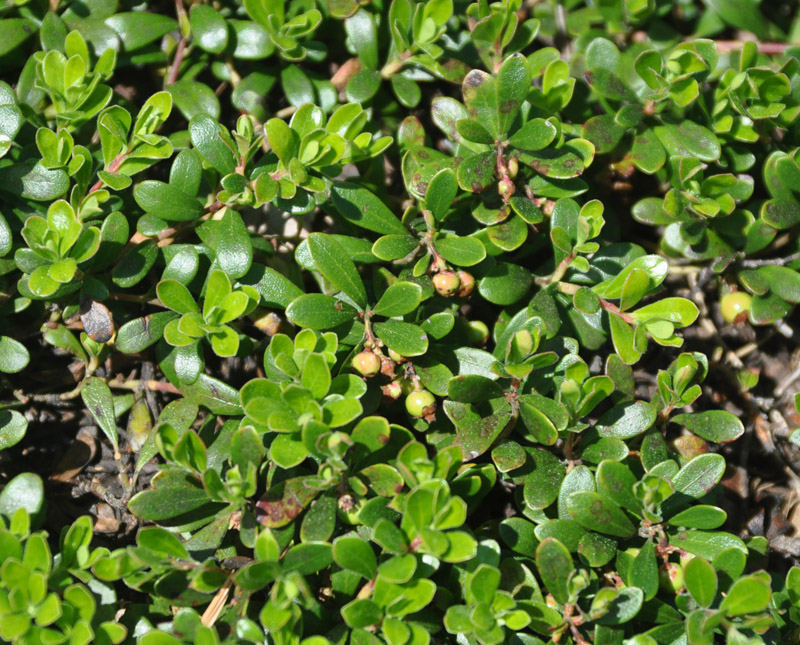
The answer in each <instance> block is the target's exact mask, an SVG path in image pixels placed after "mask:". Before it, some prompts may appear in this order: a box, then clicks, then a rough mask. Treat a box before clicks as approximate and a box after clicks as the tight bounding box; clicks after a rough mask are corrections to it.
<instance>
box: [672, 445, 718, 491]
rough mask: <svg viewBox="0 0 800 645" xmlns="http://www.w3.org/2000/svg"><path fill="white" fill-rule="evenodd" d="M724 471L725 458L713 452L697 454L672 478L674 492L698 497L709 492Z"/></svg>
mask: <svg viewBox="0 0 800 645" xmlns="http://www.w3.org/2000/svg"><path fill="white" fill-rule="evenodd" d="M724 473H725V458H724V457H723V456H722V455H717V454H713V453H709V454H705V455H698V456H697V457H695V458H694V459H692V460H691V461H690V462H689V463H688V464H686V465H685V466H684V467H683V468H681V469H680V470H679V471H678V474H677V475H675V477H673V478H672V483H673V484H674V486H675V492H677V493H682V494H683V495H687V496H689V497H691V498H694V499H698V498H700V497H703V496H704V495H705V494H706V493H709V492H711V491H712V490H713V489H714V488H715V487H716V485H717V484H718V483H719V482H720V481H721V480H722V475H723V474H724Z"/></svg>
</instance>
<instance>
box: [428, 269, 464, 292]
mask: <svg viewBox="0 0 800 645" xmlns="http://www.w3.org/2000/svg"><path fill="white" fill-rule="evenodd" d="M460 286H461V280H459V279H458V276H457V275H456V274H455V273H453V272H452V271H440V272H439V273H437V274H436V275H435V276H433V288H434V289H436V293H438V294H439V295H440V296H444V297H445V298H450V297H451V296H454V295H455V294H456V292H457V291H458V288H459V287H460Z"/></svg>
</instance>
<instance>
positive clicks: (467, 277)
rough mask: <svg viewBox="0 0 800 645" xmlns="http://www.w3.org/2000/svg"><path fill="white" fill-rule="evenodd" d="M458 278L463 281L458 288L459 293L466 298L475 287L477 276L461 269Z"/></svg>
mask: <svg viewBox="0 0 800 645" xmlns="http://www.w3.org/2000/svg"><path fill="white" fill-rule="evenodd" d="M458 279H459V280H460V281H461V285H460V286H459V289H458V295H459V297H461V298H466V297H467V296H468V295H469V294H471V293H472V290H473V289H474V288H475V278H474V277H473V275H472V274H471V273H467V272H466V271H459V272H458Z"/></svg>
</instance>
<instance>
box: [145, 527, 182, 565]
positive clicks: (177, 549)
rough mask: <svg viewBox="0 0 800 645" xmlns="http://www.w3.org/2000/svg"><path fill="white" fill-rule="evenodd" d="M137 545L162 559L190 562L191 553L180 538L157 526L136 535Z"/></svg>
mask: <svg viewBox="0 0 800 645" xmlns="http://www.w3.org/2000/svg"><path fill="white" fill-rule="evenodd" d="M136 543H137V544H138V545H139V546H140V547H142V548H144V549H147V550H148V551H151V552H152V553H155V554H157V555H160V556H161V557H162V558H167V559H173V558H177V559H179V560H189V553H188V552H187V551H186V547H185V546H184V545H183V543H182V542H181V541H180V540H179V539H178V537H177V536H176V535H175V534H173V533H170V532H169V531H166V530H164V529H162V528H160V527H157V526H151V527H147V528H143V529H141V530H140V531H139V533H138V534H137V535H136Z"/></svg>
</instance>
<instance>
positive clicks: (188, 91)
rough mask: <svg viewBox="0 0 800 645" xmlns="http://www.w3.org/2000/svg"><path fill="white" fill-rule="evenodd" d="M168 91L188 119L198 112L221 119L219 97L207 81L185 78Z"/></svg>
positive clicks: (168, 88)
mask: <svg viewBox="0 0 800 645" xmlns="http://www.w3.org/2000/svg"><path fill="white" fill-rule="evenodd" d="M209 8H210V7H209ZM167 91H169V93H170V94H172V98H173V99H174V101H175V106H176V107H177V108H178V109H179V110H180V111H181V114H183V116H184V117H185V118H186V119H187V120H191V119H192V118H193V117H195V116H197V115H198V114H205V115H208V116H210V117H211V118H213V119H219V112H220V106H219V99H218V98H217V95H216V94H214V90H212V89H211V88H210V87H209V86H208V85H206V84H205V83H201V82H200V81H190V80H188V79H184V80H180V81H178V82H177V83H173V84H172V85H170V86H169V87H167Z"/></svg>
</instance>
